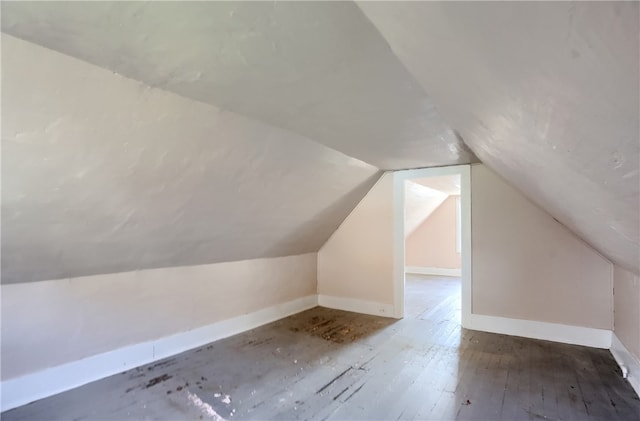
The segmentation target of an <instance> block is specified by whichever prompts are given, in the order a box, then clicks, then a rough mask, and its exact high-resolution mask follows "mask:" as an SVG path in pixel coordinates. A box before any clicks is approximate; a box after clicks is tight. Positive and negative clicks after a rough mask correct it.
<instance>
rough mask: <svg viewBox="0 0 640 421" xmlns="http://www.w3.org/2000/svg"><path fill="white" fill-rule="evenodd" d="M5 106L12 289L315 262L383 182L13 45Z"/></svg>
mask: <svg viewBox="0 0 640 421" xmlns="http://www.w3.org/2000/svg"><path fill="white" fill-rule="evenodd" d="M2 105H3V107H2V140H3V145H2V170H3V175H5V176H4V177H2V282H3V283H12V282H26V281H33V280H43V279H56V278H63V277H69V276H78V275H89V274H96V273H109V272H121V271H126V270H134V269H140V268H153V267H167V266H181V265H190V264H202V263H215V262H220V261H228V260H242V259H248V258H256V257H271V256H283V255H291V254H299V253H304V252H311V251H316V250H318V249H319V248H320V246H321V245H322V244H324V242H325V241H326V240H327V238H328V237H329V236H330V235H331V233H332V232H333V231H334V230H335V229H336V228H337V227H338V225H339V224H340V223H341V222H342V220H344V218H345V217H346V216H347V215H348V214H349V212H350V211H351V209H353V207H354V206H355V205H356V204H357V202H358V201H359V200H360V199H361V198H362V196H363V195H364V194H365V193H366V192H367V191H368V190H369V189H370V187H371V186H372V185H373V183H375V181H376V180H377V178H378V177H379V175H380V173H379V171H378V169H377V168H375V167H373V166H371V165H369V164H366V163H364V162H362V161H359V160H357V159H355V158H351V157H348V156H346V155H344V154H342V153H340V152H337V151H335V150H333V149H329V148H327V147H324V146H322V145H320V144H318V143H316V142H313V141H311V140H309V139H306V138H303V137H301V136H299V135H296V134H294V133H291V132H287V131H284V130H281V129H278V128H275V127H271V126H268V125H265V124H263V123H261V122H258V121H255V120H250V119H248V118H246V117H243V116H240V115H237V114H234V113H230V112H226V111H223V110H220V109H219V108H216V107H213V106H210V105H207V104H202V103H199V102H194V101H191V100H188V99H185V98H183V97H180V96H178V95H175V94H172V93H168V92H165V91H162V90H158V89H154V88H149V87H146V86H144V85H142V84H141V83H139V82H136V81H132V80H130V79H126V78H124V77H122V76H119V75H114V74H113V73H112V72H110V71H107V70H104V69H101V68H99V67H96V66H93V65H90V64H87V63H85V62H82V61H79V60H76V59H73V58H71V57H68V56H65V55H62V54H59V53H57V52H54V51H51V50H48V49H45V48H42V47H39V46H36V45H34V44H30V43H27V42H25V41H22V40H19V39H16V38H13V37H10V36H7V35H3V36H2ZM7 175H8V176H7Z"/></svg>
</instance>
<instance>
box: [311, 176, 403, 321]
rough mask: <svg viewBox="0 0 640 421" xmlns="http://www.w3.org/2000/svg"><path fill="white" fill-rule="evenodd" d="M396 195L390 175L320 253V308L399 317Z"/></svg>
mask: <svg viewBox="0 0 640 421" xmlns="http://www.w3.org/2000/svg"><path fill="white" fill-rule="evenodd" d="M392 195H393V174H392V173H391V172H386V173H384V175H383V176H382V178H380V180H379V181H378V183H377V184H376V185H375V186H373V188H372V189H371V191H369V193H367V195H366V196H365V197H364V198H363V199H362V200H361V201H360V203H359V204H358V205H357V206H356V208H355V209H354V210H353V212H351V214H350V215H349V216H348V217H347V218H346V219H345V220H344V221H343V223H342V225H340V227H339V228H338V229H337V230H336V231H335V232H334V233H333V235H332V236H331V237H330V238H329V240H327V242H326V243H325V244H324V246H322V248H321V249H320V251H319V252H318V294H319V304H320V305H322V306H327V307H333V308H341V309H345V310H351V311H361V312H364V313H371V314H378V315H387V316H391V315H392V314H393V312H392V310H393V206H392Z"/></svg>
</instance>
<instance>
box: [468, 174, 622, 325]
mask: <svg viewBox="0 0 640 421" xmlns="http://www.w3.org/2000/svg"><path fill="white" fill-rule="evenodd" d="M471 186H472V190H471V194H472V248H473V256H472V257H473V302H472V307H473V308H472V311H473V313H477V314H485V315H491V316H502V317H509V318H516V319H526V320H536V321H543V322H552V323H561V324H567V325H575V326H584V327H593V328H600V329H611V328H612V327H613V320H612V318H613V310H612V290H613V286H612V277H611V263H610V262H609V261H608V260H606V259H605V258H603V257H602V256H601V255H599V254H598V253H597V252H595V251H594V250H593V249H592V248H591V247H589V246H588V245H587V244H585V243H584V242H583V241H581V240H580V239H579V238H577V237H576V236H575V235H574V234H573V233H571V232H570V231H568V230H567V229H566V228H565V227H563V226H562V225H560V224H559V223H558V222H556V221H555V220H554V219H553V218H552V217H551V216H550V215H549V214H547V213H546V212H544V211H543V210H541V209H540V208H539V207H537V206H536V205H534V204H533V203H531V202H530V201H529V200H527V199H526V198H525V197H524V196H523V195H522V194H521V193H520V192H518V191H517V190H515V189H514V188H513V187H511V186H510V185H508V184H507V183H506V182H505V181H504V180H503V179H501V178H500V177H499V176H497V175H496V174H495V173H494V172H493V171H491V170H490V169H488V168H487V167H485V166H484V165H473V166H472V167H471Z"/></svg>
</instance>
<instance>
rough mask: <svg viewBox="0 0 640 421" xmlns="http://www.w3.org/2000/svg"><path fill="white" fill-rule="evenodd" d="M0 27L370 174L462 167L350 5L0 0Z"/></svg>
mask: <svg viewBox="0 0 640 421" xmlns="http://www.w3.org/2000/svg"><path fill="white" fill-rule="evenodd" d="M2 30H3V31H4V32H5V33H9V34H12V35H14V36H16V37H19V38H23V39H26V40H29V41H32V42H35V43H37V44H40V45H43V46H45V47H48V48H51V49H54V50H57V51H61V52H63V53H65V54H69V55H71V56H74V57H78V58H80V59H82V60H85V61H88V62H90V63H94V64H96V65H99V66H101V67H104V68H107V69H110V70H113V71H115V72H118V73H120V74H123V75H125V76H127V77H130V78H132V79H135V80H139V81H142V82H144V83H146V84H148V85H150V86H154V87H158V88H161V89H165V90H168V91H171V92H175V93H177V94H180V95H182V96H185V97H188V98H192V99H195V100H198V101H202V102H205V103H208V104H212V105H215V106H218V107H220V108H223V109H226V110H231V111H234V112H237V113H240V114H244V115H246V116H249V117H252V118H255V119H259V120H261V121H264V122H266V123H269V124H272V125H275V126H278V127H282V128H286V129H288V130H291V131H293V132H296V133H299V134H301V135H304V136H307V137H309V138H311V139H313V140H315V141H317V142H320V143H323V144H325V145H327V146H329V147H331V148H333V149H336V150H338V151H341V152H343V153H346V154H347V155H350V156H353V157H355V158H358V159H360V160H363V161H365V162H368V163H369V164H372V165H374V166H377V167H379V168H382V169H400V168H416V167H425V166H432V165H444V164H455V163H465V162H469V160H470V155H469V153H468V152H467V151H466V149H465V147H464V144H462V143H461V142H460V141H459V140H458V138H457V137H456V135H455V134H454V132H453V131H452V130H451V129H450V128H449V127H448V126H447V125H446V124H444V122H443V121H442V120H441V118H440V116H439V114H438V111H437V110H436V108H435V106H434V104H433V102H432V101H431V100H430V99H429V98H428V97H427V96H426V95H425V94H424V92H423V90H422V87H421V86H420V84H418V83H417V82H416V81H415V79H414V78H413V77H412V76H411V74H410V73H409V72H407V70H406V69H405V67H404V66H403V65H402V64H401V63H400V62H399V61H398V60H397V58H396V56H395V55H394V54H393V52H392V51H391V49H390V48H389V46H388V45H387V43H386V41H385V40H384V39H383V38H382V37H381V36H380V34H379V32H378V31H377V30H376V28H375V27H374V26H373V25H371V24H370V22H369V21H368V20H367V19H366V17H364V16H363V14H362V12H361V11H360V9H358V7H357V6H356V5H355V4H354V3H352V2H206V1H205V2H159V1H158V2H36V3H31V2H3V4H2Z"/></svg>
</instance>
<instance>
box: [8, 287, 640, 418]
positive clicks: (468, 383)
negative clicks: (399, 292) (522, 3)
mask: <svg viewBox="0 0 640 421" xmlns="http://www.w3.org/2000/svg"><path fill="white" fill-rule="evenodd" d="M406 309H407V317H406V318H405V319H404V320H401V321H394V320H390V319H383V318H379V317H373V316H365V315H359V314H354V313H348V312H343V311H337V310H329V309H323V308H315V309H313V310H309V311H306V312H304V313H301V314H298V315H295V316H292V317H289V318H287V319H284V320H281V321H278V322H276V323H271V324H269V325H266V326H263V327H261V328H258V329H255V330H252V331H249V332H246V333H243V334H241V335H237V336H234V337H232V338H228V339H225V340H222V341H218V342H215V343H212V344H210V345H208V346H205V347H202V348H199V349H196V350H192V351H189V352H185V353H183V354H180V355H178V356H176V357H174V358H169V359H166V360H163V361H161V362H157V363H154V364H150V365H148V366H145V367H140V368H137V369H134V370H130V371H127V372H125V373H122V374H119V375H115V376H112V377H109V378H106V379H103V380H100V381H97V382H94V383H91V384H88V385H86V386H83V387H80V388H78V389H75V390H72V391H69V392H65V393H62V394H59V395H57V396H53V397H50V398H47V399H43V400H41V401H38V402H34V403H32V404H30V405H26V406H23V407H21V408H17V409H14V410H11V411H8V412H5V413H3V414H2V419H3V420H7V421H9V420H26V419H29V420H40V419H60V420H93V419H100V420H103V419H104V420H106V419H114V420H125V419H136V420H139V419H169V420H182V419H214V420H221V419H227V420H235V419H256V420H269V419H278V420H285V419H299V420H302V419H309V420H311V419H313V420H325V419H331V420H355V419H362V420H397V419H417V420H426V419H434V420H452V419H476V420H537V419H549V420H638V419H640V400H638V397H637V396H636V394H635V393H634V391H633V389H632V388H631V386H630V385H629V384H628V383H627V382H626V381H625V380H623V379H622V377H621V373H620V372H619V369H618V368H617V366H616V364H615V362H614V360H613V358H612V356H611V354H610V353H609V352H608V351H606V350H599V349H592V348H585V347H579V346H571V345H562V344H555V343H551V342H545V341H538V340H530V339H523V338H516V337H509V336H504V335H496V334H489V333H481V332H474V331H468V330H465V329H461V328H460V283H459V280H457V279H455V278H429V277H414V276H411V277H409V278H408V280H407V304H406Z"/></svg>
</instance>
